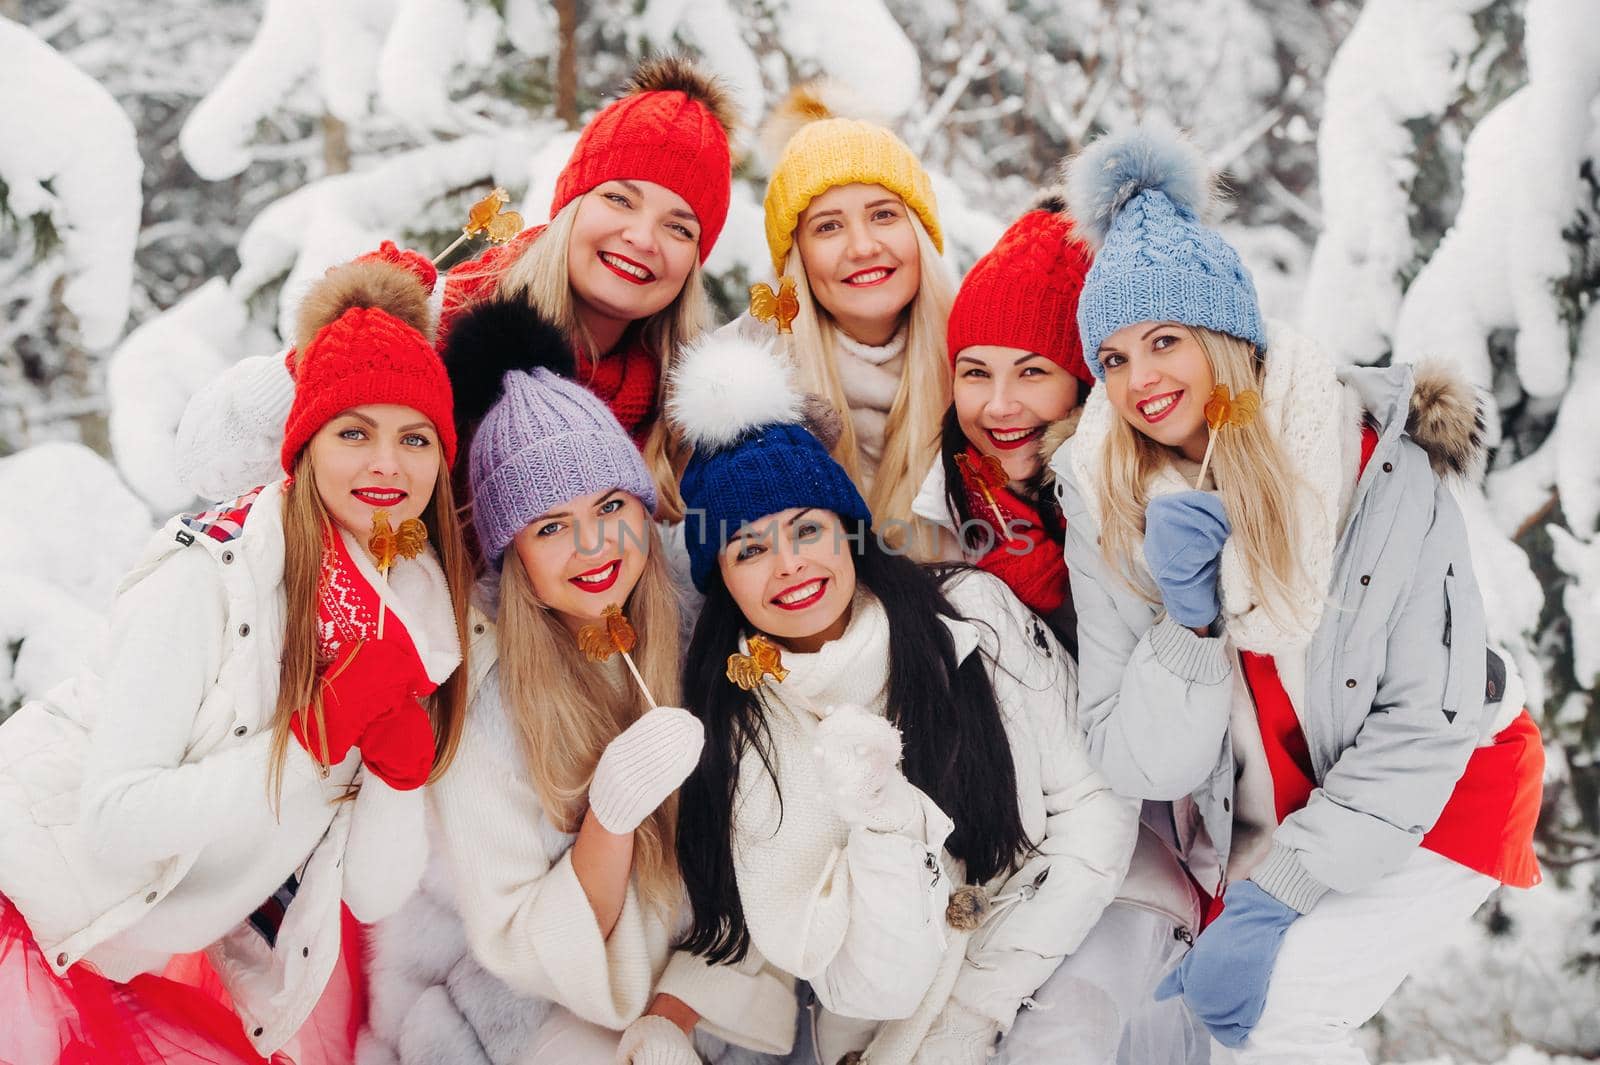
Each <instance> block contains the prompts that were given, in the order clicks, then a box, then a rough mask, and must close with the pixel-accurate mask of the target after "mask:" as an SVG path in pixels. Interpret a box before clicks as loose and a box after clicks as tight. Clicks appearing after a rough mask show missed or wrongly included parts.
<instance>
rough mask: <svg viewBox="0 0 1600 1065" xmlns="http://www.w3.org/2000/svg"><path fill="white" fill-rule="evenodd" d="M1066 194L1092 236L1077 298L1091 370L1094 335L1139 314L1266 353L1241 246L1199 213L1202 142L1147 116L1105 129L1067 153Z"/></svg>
mask: <svg viewBox="0 0 1600 1065" xmlns="http://www.w3.org/2000/svg"><path fill="white" fill-rule="evenodd" d="M1065 178H1066V190H1067V203H1068V206H1069V207H1070V208H1071V210H1072V214H1073V217H1074V218H1076V219H1077V221H1078V227H1079V231H1080V232H1081V233H1082V234H1083V235H1085V236H1086V237H1087V238H1088V239H1089V240H1090V241H1091V242H1093V243H1094V244H1096V245H1097V250H1096V252H1095V257H1094V265H1093V266H1092V267H1091V268H1090V270H1089V275H1088V277H1087V278H1086V279H1085V281H1084V285H1083V294H1082V295H1081V296H1079V298H1078V331H1079V332H1080V333H1081V334H1082V337H1083V357H1084V361H1085V362H1087V363H1088V365H1089V369H1090V371H1091V372H1092V373H1093V374H1094V375H1095V376H1096V377H1097V378H1099V379H1100V380H1102V381H1103V380H1105V376H1106V371H1105V367H1104V366H1102V365H1101V363H1100V345H1101V344H1103V343H1105V340H1106V337H1108V336H1110V335H1111V334H1112V333H1115V332H1116V331H1117V330H1119V329H1121V328H1123V327H1125V326H1129V325H1135V324H1137V323H1139V322H1177V323H1179V324H1182V325H1194V326H1202V327H1204V328H1206V329H1210V330H1213V331H1215V332H1218V333H1227V334H1229V335H1230V336H1236V337H1239V338H1240V339H1242V340H1248V341H1250V342H1251V343H1252V344H1254V345H1255V346H1256V350H1257V351H1258V352H1262V353H1264V352H1265V351H1266V347H1267V336H1266V328H1265V326H1264V325H1263V323H1262V318H1261V304H1260V301H1259V300H1257V299H1256V287H1255V284H1254V283H1253V282H1252V281H1251V280H1250V274H1249V272H1248V271H1247V270H1245V268H1244V264H1243V263H1242V262H1241V261H1240V260H1239V253H1238V252H1237V251H1235V250H1234V249H1233V246H1232V245H1231V244H1229V243H1228V242H1227V241H1226V240H1224V239H1222V235H1221V234H1220V233H1218V232H1217V231H1216V230H1214V229H1211V228H1209V227H1208V226H1206V225H1205V224H1204V223H1203V222H1202V221H1201V218H1202V217H1203V215H1204V214H1205V213H1206V210H1207V208H1208V207H1209V206H1210V205H1211V202H1212V200H1213V197H1214V187H1215V186H1214V182H1213V180H1212V178H1211V176H1210V174H1209V173H1208V171H1207V168H1206V162H1205V158H1204V157H1203V156H1202V155H1201V154H1200V150H1199V149H1198V148H1196V147H1195V146H1194V144H1193V143H1192V142H1190V141H1189V140H1188V139H1187V138H1185V137H1184V136H1183V135H1182V134H1181V133H1179V132H1178V130H1177V129H1176V128H1174V127H1173V126H1170V125H1167V124H1165V123H1159V122H1153V121H1146V122H1144V123H1141V124H1140V125H1137V126H1134V127H1133V128H1131V129H1128V130H1124V131H1122V132H1120V133H1114V134H1108V135H1106V136H1104V137H1101V138H1100V139H1099V140H1097V141H1095V142H1094V143H1093V144H1091V145H1089V146H1088V147H1087V148H1085V149H1084V150H1083V151H1082V152H1080V153H1078V155H1077V156H1075V157H1074V158H1073V159H1071V160H1070V161H1069V162H1068V163H1067V167H1066V174H1065Z"/></svg>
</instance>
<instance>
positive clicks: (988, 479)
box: [956, 451, 1010, 539]
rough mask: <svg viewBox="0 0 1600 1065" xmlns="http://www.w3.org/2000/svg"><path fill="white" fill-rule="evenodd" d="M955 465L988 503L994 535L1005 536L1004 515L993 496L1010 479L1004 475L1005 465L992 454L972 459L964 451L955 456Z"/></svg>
mask: <svg viewBox="0 0 1600 1065" xmlns="http://www.w3.org/2000/svg"><path fill="white" fill-rule="evenodd" d="M956 466H957V467H958V468H959V469H960V470H961V475H962V476H963V477H965V478H966V479H967V483H968V484H970V485H972V487H974V488H976V489H977V490H978V494H979V495H981V496H983V501H984V502H985V503H987V504H989V511H990V513H992V514H993V515H994V520H995V535H996V536H1007V533H1006V517H1005V515H1004V514H1003V513H1002V512H1001V510H1000V502H999V500H997V499H995V496H994V494H995V492H997V491H999V490H1000V489H1001V488H1004V487H1005V486H1006V483H1007V482H1008V481H1009V480H1010V478H1009V477H1007V476H1006V468H1005V466H1003V465H1001V463H1000V460H999V459H997V458H995V457H994V456H993V455H979V456H978V458H977V459H972V458H970V457H968V454H967V452H965V451H963V452H961V453H960V454H959V455H957V456H956ZM1007 538H1008V539H1009V537H1008V536H1007Z"/></svg>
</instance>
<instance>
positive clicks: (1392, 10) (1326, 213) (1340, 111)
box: [1300, 0, 1490, 362]
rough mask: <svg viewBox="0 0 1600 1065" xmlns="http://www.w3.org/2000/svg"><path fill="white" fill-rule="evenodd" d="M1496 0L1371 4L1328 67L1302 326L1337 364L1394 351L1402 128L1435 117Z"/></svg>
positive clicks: (1406, 245) (1402, 254)
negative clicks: (1480, 20) (1483, 11)
mask: <svg viewBox="0 0 1600 1065" xmlns="http://www.w3.org/2000/svg"><path fill="white" fill-rule="evenodd" d="M1489 2H1490V0H1372V2H1371V3H1368V4H1367V5H1366V6H1365V7H1363V8H1362V9H1361V17H1360V18H1359V19H1358V20H1357V22H1356V24H1355V26H1354V28H1352V29H1351V31H1350V35H1349V36H1348V37H1347V38H1345V41H1344V43H1343V44H1342V45H1341V46H1340V48H1339V52H1338V54H1337V55H1336V56H1335V57H1334V60H1333V65H1332V66H1331V67H1330V68H1329V70H1328V79H1327V86H1326V111H1325V115H1324V118H1323V122H1322V131H1321V133H1320V135H1319V136H1318V138H1317V170H1318V185H1319V187H1320V189H1321V192H1322V218H1323V226H1324V228H1323V232H1322V235H1321V236H1320V237H1319V238H1318V240H1317V245H1316V250H1315V251H1314V252H1313V253H1312V257H1311V269H1310V272H1309V275H1308V277H1307V279H1306V291H1305V296H1304V300H1303V303H1302V306H1301V313H1300V321H1301V324H1302V325H1303V326H1304V327H1305V328H1306V330H1307V331H1308V332H1309V333H1310V335H1312V336H1315V337H1318V338H1320V339H1321V340H1322V342H1323V343H1324V344H1325V345H1327V347H1328V348H1329V349H1330V350H1331V351H1332V352H1333V353H1334V354H1335V355H1337V356H1340V357H1342V358H1344V359H1348V360H1354V361H1356V362H1373V361H1375V360H1376V359H1377V358H1378V357H1380V356H1381V355H1383V353H1384V352H1385V351H1386V350H1387V349H1388V347H1389V336H1390V333H1391V331H1392V330H1393V328H1394V323H1395V319H1396V316H1397V314H1398V312H1399V309H1400V272H1401V270H1402V268H1404V267H1405V266H1406V264H1407V263H1408V262H1409V261H1410V259H1411V255H1412V240H1411V230H1410V224H1409V220H1408V213H1409V209H1408V191H1409V189H1410V184H1411V180H1412V178H1413V177H1414V176H1415V170H1416V167H1415V164H1414V163H1413V162H1412V161H1411V154H1412V149H1413V145H1412V139H1411V133H1410V132H1409V131H1408V130H1407V129H1406V127H1405V125H1404V123H1405V122H1406V121H1408V120H1411V119H1416V118H1422V117H1424V116H1428V115H1434V114H1437V113H1438V112H1439V111H1440V110H1442V109H1443V108H1444V107H1445V106H1446V105H1447V104H1448V103H1449V102H1450V98H1451V96H1452V95H1453V93H1454V91H1455V89H1456V87H1457V85H1458V84H1459V76H1460V68H1461V62H1462V59H1463V58H1464V57H1465V56H1466V55H1467V54H1468V53H1469V52H1470V51H1471V49H1472V47H1473V46H1474V45H1475V44H1476V43H1477V34H1476V32H1475V31H1474V29H1473V26H1472V19H1471V16H1472V14H1473V12H1475V11H1477V10H1479V9H1480V8H1483V7H1486V6H1487V5H1488V3H1489Z"/></svg>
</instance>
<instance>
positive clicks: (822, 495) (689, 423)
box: [667, 336, 872, 591]
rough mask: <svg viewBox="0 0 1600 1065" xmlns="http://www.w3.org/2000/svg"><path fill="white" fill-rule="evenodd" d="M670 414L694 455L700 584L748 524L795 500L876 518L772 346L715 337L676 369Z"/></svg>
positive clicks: (688, 534)
mask: <svg viewBox="0 0 1600 1065" xmlns="http://www.w3.org/2000/svg"><path fill="white" fill-rule="evenodd" d="M671 383H672V388H671V390H670V391H669V393H668V395H669V399H668V401H667V416H668V418H670V419H671V420H672V422H673V424H674V425H676V426H677V427H678V429H679V431H680V432H682V433H683V436H684V438H685V440H686V441H688V442H689V443H690V444H691V445H692V446H693V447H694V454H693V456H692V457H691V458H690V459H689V464H688V466H687V467H686V468H685V469H684V471H683V477H682V480H681V482H680V485H679V488H680V490H681V491H682V493H683V500H684V505H685V506H686V507H687V509H688V512H687V514H686V516H685V518H684V524H683V528H684V542H685V546H686V547H687V549H688V552H689V571H690V575H691V576H692V577H693V579H694V583H695V587H696V588H699V589H700V590H701V591H704V590H705V587H706V582H707V581H708V580H709V578H710V576H711V573H712V571H713V570H715V569H716V568H717V554H718V553H719V552H720V551H721V550H722V548H723V547H724V546H726V545H727V543H728V540H729V539H730V538H732V537H733V536H734V535H735V534H736V533H737V532H738V531H739V530H740V529H741V528H742V527H744V526H745V525H748V524H750V523H752V522H757V521H760V520H761V519H762V518H765V517H768V516H770V515H773V514H777V513H779V512H781V511H784V510H789V509H791V508H793V507H814V508H816V509H818V510H831V511H833V512H834V513H835V514H837V515H839V517H841V518H843V519H846V520H847V521H848V520H854V521H859V522H862V523H864V524H867V525H870V524H871V522H872V512H871V511H870V510H868V509H867V504H866V501H865V500H863V499H862V498H861V493H860V492H859V491H857V490H856V486H855V484H854V483H853V482H852V481H851V480H850V477H849V475H848V474H846V473H845V471H844V467H842V466H840V465H839V464H838V463H837V462H835V461H834V459H833V457H832V456H831V455H829V454H828V449H827V448H826V447H825V446H824V445H823V443H822V442H821V441H820V440H818V439H817V437H816V436H815V435H814V434H813V433H812V432H811V430H810V429H808V428H807V427H806V425H805V424H803V421H802V419H803V416H804V412H805V410H806V406H807V404H806V400H805V397H803V396H801V395H800V393H799V392H798V391H797V390H796V389H795V387H794V384H793V381H792V376H791V371H790V369H789V367H788V365H787V364H785V363H783V362H781V361H780V360H779V358H778V356H777V355H776V354H774V353H773V351H772V350H771V349H770V348H768V347H767V346H765V345H764V344H760V343H756V342H751V341H746V340H743V339H740V338H738V337H736V336H721V337H709V338H706V339H704V340H702V341H700V342H699V343H698V344H696V345H694V346H691V347H690V348H688V349H686V350H685V352H684V354H683V358H682V361H681V362H680V363H679V366H678V368H677V369H675V370H674V371H673V373H672V382H671Z"/></svg>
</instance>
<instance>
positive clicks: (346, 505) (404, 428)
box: [306, 403, 443, 544]
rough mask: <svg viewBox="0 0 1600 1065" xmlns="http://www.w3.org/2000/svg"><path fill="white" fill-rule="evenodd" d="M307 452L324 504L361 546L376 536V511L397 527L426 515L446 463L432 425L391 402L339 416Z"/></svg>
mask: <svg viewBox="0 0 1600 1065" xmlns="http://www.w3.org/2000/svg"><path fill="white" fill-rule="evenodd" d="M306 451H307V454H308V455H309V456H310V458H311V469H312V474H313V476H314V477H315V478H316V482H317V494H318V495H319V496H321V498H322V505H323V506H324V507H325V508H327V511H328V514H329V516H330V517H332V518H333V521H334V524H336V525H338V526H339V527H340V528H341V529H343V530H345V531H346V532H348V533H349V534H350V535H351V536H353V537H355V539H356V541H357V542H358V543H361V544H365V543H366V542H367V538H368V537H369V536H370V535H371V533H372V515H373V513H374V512H375V511H379V510H387V511H388V512H389V524H390V525H392V526H394V527H396V528H398V527H399V525H400V523H401V522H402V521H405V520H406V519H408V518H420V517H421V516H422V512H423V511H424V510H426V509H427V506H428V500H430V499H432V498H433V487H434V485H435V484H436V483H437V481H438V478H439V463H440V462H441V461H443V459H442V457H441V456H442V452H441V450H440V448H439V433H438V430H436V429H435V428H434V427H433V423H432V422H431V421H429V420H428V419H427V418H425V417H423V416H422V414H421V413H420V412H418V411H416V410H413V409H412V408H410V407H401V406H398V405H396V404H393V403H371V404H367V405H365V406H360V407H352V408H351V409H349V410H347V411H342V412H340V413H339V414H337V415H335V416H334V417H332V418H330V419H328V423H327V424H326V425H324V426H323V427H322V428H321V429H319V430H317V434H316V435H315V436H313V437H312V438H311V442H310V443H308V444H307V445H306Z"/></svg>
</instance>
